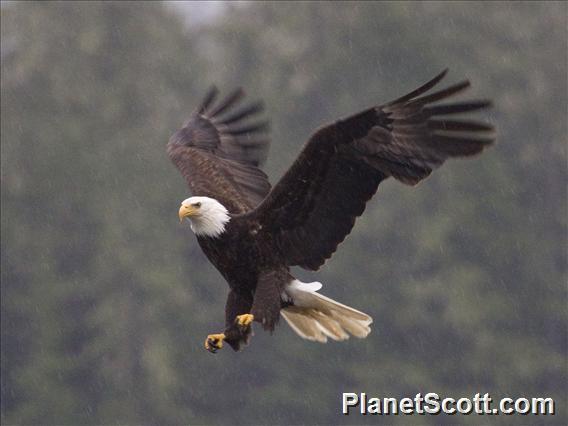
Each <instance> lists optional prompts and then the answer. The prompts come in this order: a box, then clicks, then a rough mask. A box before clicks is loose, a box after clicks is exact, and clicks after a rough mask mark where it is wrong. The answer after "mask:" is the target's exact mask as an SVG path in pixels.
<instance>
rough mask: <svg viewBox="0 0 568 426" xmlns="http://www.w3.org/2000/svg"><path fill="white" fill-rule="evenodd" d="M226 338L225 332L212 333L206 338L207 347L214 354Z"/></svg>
mask: <svg viewBox="0 0 568 426" xmlns="http://www.w3.org/2000/svg"><path fill="white" fill-rule="evenodd" d="M224 340H225V334H223V333H220V334H210V335H208V336H207V339H205V349H207V350H208V351H209V352H211V353H212V354H214V353H216V352H217V351H218V350H219V349H221V348H222V347H223V341H224Z"/></svg>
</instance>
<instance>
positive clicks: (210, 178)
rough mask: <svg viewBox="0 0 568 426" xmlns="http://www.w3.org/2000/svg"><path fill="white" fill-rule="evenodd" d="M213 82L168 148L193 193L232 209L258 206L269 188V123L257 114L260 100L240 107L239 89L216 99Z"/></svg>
mask: <svg viewBox="0 0 568 426" xmlns="http://www.w3.org/2000/svg"><path fill="white" fill-rule="evenodd" d="M217 93H218V92H217V89H216V88H215V87H213V88H212V89H211V90H210V91H209V93H208V94H207V95H206V96H205V98H204V100H203V101H202V103H201V106H199V107H198V108H197V109H196V111H195V112H194V113H193V114H192V115H191V116H190V117H189V119H188V120H187V122H186V123H185V125H184V126H183V127H182V128H181V129H180V130H178V131H177V132H176V133H174V134H173V135H172V137H171V138H170V141H169V143H168V146H167V152H168V155H169V157H170V159H171V160H172V162H173V163H174V164H175V166H176V167H177V168H178V170H179V171H180V173H181V174H182V176H183V177H184V178H185V180H186V182H187V184H188V186H189V188H190V190H191V192H192V194H193V195H201V196H207V197H211V198H214V199H216V200H218V201H220V202H221V203H222V204H223V205H224V206H225V207H227V209H228V210H229V211H230V212H231V213H235V214H238V213H245V212H247V211H249V210H251V209H253V208H254V207H256V206H257V205H258V204H259V203H260V202H261V201H262V199H263V198H264V197H265V196H266V194H268V192H269V191H270V183H269V182H268V178H267V176H266V174H265V173H264V172H263V171H262V170H260V169H259V167H258V166H259V165H260V163H261V162H262V161H263V160H264V158H265V157H266V153H267V151H268V146H269V138H268V122H267V121H266V120H259V119H258V118H257V117H258V115H259V113H261V112H262V111H263V105H262V103H261V102H256V103H252V104H248V105H246V104H245V105H244V106H241V107H239V106H238V103H239V102H240V101H241V100H242V99H243V97H244V91H243V90H242V89H237V90H236V91H234V92H233V93H231V94H229V95H228V96H227V97H226V98H225V99H224V100H222V101H221V102H215V99H216V97H217Z"/></svg>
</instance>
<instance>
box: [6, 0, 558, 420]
mask: <svg viewBox="0 0 568 426" xmlns="http://www.w3.org/2000/svg"><path fill="white" fill-rule="evenodd" d="M212 12H214V13H212ZM1 19H2V22H1V23H2V25H1V27H2V33H1V37H2V68H1V70H2V103H1V108H2V124H1V132H2V139H1V154H2V163H1V171H2V221H1V224H2V228H1V232H2V245H1V250H2V251H1V253H2V265H1V266H2V276H1V277H2V318H1V320H2V321H1V338H2V345H1V356H2V364H1V367H2V369H1V376H2V388H1V407H2V410H1V420H2V424H26V425H27V424H41V425H55V424H57V425H79V424H85V425H87V424H102V425H108V424H126V425H150V424H153V425H157V424H160V425H179V424H220V425H221V424H223V425H232V424H333V423H341V424H361V423H376V422H381V421H387V422H389V423H395V424H397V423H398V424H409V423H420V424H439V423H453V424H455V423H464V424H478V423H479V422H480V418H479V417H476V416H453V417H433V416H416V417H398V418H397V417H389V418H388V419H387V418H383V419H380V418H373V417H359V416H356V415H355V416H353V415H352V416H349V417H345V416H343V415H341V414H340V409H341V406H340V402H341V399H340V398H341V393H342V392H360V391H362V392H367V393H368V394H371V395H373V396H382V397H386V396H390V397H399V398H400V397H405V396H413V395H415V394H416V393H417V392H423V393H425V392H437V393H439V394H440V395H442V396H452V397H462V396H467V397H471V396H473V394H475V393H477V392H481V393H482V394H483V393H485V392H489V393H490V394H491V395H492V396H493V397H494V398H498V397H502V396H511V397H520V396H524V397H533V396H535V397H536V396H542V397H545V396H546V397H554V398H555V399H556V402H557V411H558V412H557V414H556V415H555V416H553V417H542V416H541V417H538V418H536V417H521V418H520V417H517V416H514V417H506V416H503V415H501V416H495V417H484V418H483V419H482V421H483V422H484V423H496V424H497V423H498V424H502V423H507V424H519V423H531V424H535V423H549V424H567V423H568V422H567V411H566V406H567V402H568V401H567V399H568V398H567V391H568V384H567V383H568V374H567V369H568V366H567V322H568V321H567V286H566V282H567V274H566V272H567V257H566V255H567V252H566V248H567V247H566V241H567V240H566V236H567V228H566V221H567V205H566V182H567V156H566V148H567V140H566V137H567V118H566V117H567V116H566V114H567V103H566V102H567V101H566V93H567V74H566V63H567V57H566V55H567V46H566V43H567V29H566V28H567V4H566V3H562V2H558V3H552V2H548V3H545V2H543V3H516V2H508V3H496V2H491V3H489V2H488V3H446V2H442V3H407V2H404V3H397V2H394V3H392V2H391V3H334V4H328V3H281V2H278V3H276V2H275V3H244V4H243V3H241V4H219V3H212V4H208V5H204V4H198V3H194V4H189V5H188V4H181V3H174V4H172V3H152V2H138V3H129V2H125V3H122V2H121V3H118V2H117V3H113V2H103V3H97V2H80V3H72V2H57V3H55V2H54V3H43V2H42V3H35V2H8V3H3V4H2V7H1ZM448 66H449V67H450V69H451V70H450V74H449V78H448V79H447V83H446V84H448V83H451V82H457V81H458V80H460V79H462V78H470V79H471V80H472V82H473V89H472V90H471V91H470V92H469V96H470V97H481V98H483V97H490V98H492V99H494V101H495V107H494V108H493V109H492V110H491V111H489V112H487V113H484V114H482V118H485V119H487V120H489V121H491V122H492V123H494V124H495V125H496V126H497V128H498V143H497V144H496V145H495V147H493V148H491V149H490V150H488V151H486V153H484V154H483V155H482V156H481V157H479V158H476V159H474V160H470V161H453V162H449V163H447V164H446V165H445V166H444V167H443V168H442V169H441V170H439V171H438V172H437V173H435V174H434V175H433V176H432V177H431V178H430V179H429V180H427V181H426V182H424V183H423V184H422V185H420V186H419V187H418V188H415V189H413V188H409V187H406V186H403V185H401V184H399V183H397V182H391V181H388V182H386V183H383V184H382V185H381V187H380V189H379V193H378V194H377V196H376V197H375V198H374V200H373V201H372V202H371V203H370V204H369V206H368V208H367V211H366V214H365V215H364V216H363V217H362V218H361V219H360V220H359V221H358V223H357V226H356V227H355V229H354V232H353V233H352V235H351V237H350V238H349V239H348V240H347V241H346V242H345V243H343V244H342V246H341V247H340V250H339V251H338V253H337V254H336V255H335V256H334V258H333V259H332V261H331V262H328V264H327V265H326V266H325V267H324V268H323V269H322V270H321V272H320V273H318V274H317V275H316V274H313V275H312V274H307V273H302V272H299V274H300V276H301V277H303V278H308V279H309V278H313V279H317V280H319V281H321V282H323V283H324V292H325V294H328V295H329V296H331V297H334V298H337V299H339V300H340V301H342V302H344V303H347V304H349V305H352V306H354V307H357V308H359V309H361V310H363V311H365V312H368V313H369V314H371V315H372V316H373V317H374V318H375V324H374V329H373V332H372V334H371V335H370V336H369V338H368V339H366V340H363V341H361V340H357V339H352V340H349V341H347V342H344V343H341V344H337V343H328V344H326V345H320V344H314V343H310V342H306V341H303V340H301V339H300V338H298V337H297V336H296V335H295V334H294V333H293V332H292V331H291V330H290V329H289V328H288V327H287V326H286V325H285V324H284V323H282V324H281V326H280V327H279V328H278V329H277V330H276V332H275V334H274V335H273V336H272V337H271V336H270V335H268V334H266V333H264V332H263V331H262V330H259V329H257V333H256V336H255V338H254V339H253V341H252V345H251V346H249V347H248V348H246V350H245V351H244V352H241V353H234V352H232V350H230V349H229V348H227V349H224V350H223V351H222V352H220V353H219V354H217V355H215V356H214V355H211V354H210V353H208V352H206V351H205V350H204V349H203V340H204V337H205V335H206V334H208V333H210V332H214V331H218V330H220V328H221V327H222V324H223V309H224V302H225V296H226V293H227V286H226V284H225V283H224V281H223V280H222V278H221V277H220V275H219V274H218V273H217V272H216V271H215V270H214V269H213V267H212V266H211V265H210V264H209V263H208V262H207V261H206V259H205V258H204V256H203V255H202V253H201V251H200V249H199V248H198V246H197V244H196V241H195V238H194V236H193V234H192V232H191V230H189V228H188V227H187V226H181V225H180V224H179V223H178V219H177V209H178V206H179V202H180V201H181V200H182V199H184V198H186V197H187V196H188V191H187V190H186V187H185V185H184V182H183V180H182V178H181V177H180V175H179V174H178V172H177V170H176V169H175V168H174V167H173V165H171V164H170V163H169V160H168V158H167V156H166V154H165V144H166V142H167V140H168V138H169V136H170V135H171V134H172V133H173V132H174V131H175V130H176V129H177V128H179V126H181V124H182V123H183V121H184V120H185V119H186V118H187V116H188V115H189V113H190V112H191V111H192V110H193V108H194V107H195V106H196V105H197V103H198V102H199V100H200V99H201V97H202V95H203V94H204V92H205V90H206V88H207V87H208V86H209V85H210V84H212V83H217V84H219V85H220V86H221V88H222V89H224V91H227V90H230V89H232V88H234V87H235V86H237V85H242V86H244V87H245V88H246V89H247V91H248V93H249V94H250V95H251V96H252V97H253V98H263V99H264V100H265V101H266V104H267V107H268V113H269V115H270V116H271V117H272V128H273V136H274V137H273V143H272V147H271V153H270V156H269V160H268V162H267V164H266V167H265V169H266V170H267V172H268V174H269V175H270V177H271V181H272V182H276V181H277V179H278V178H279V176H280V175H281V174H282V173H283V172H284V171H285V170H286V168H287V167H288V166H289V165H290V163H291V162H292V160H293V159H294V158H295V156H296V155H297V153H298V152H299V149H300V147H301V145H302V144H303V142H304V141H305V140H306V139H307V138H308V136H309V135H310V134H311V132H312V131H313V130H314V129H315V128H316V127H317V126H319V125H321V124H323V123H325V122H328V121H331V120H334V119H336V118H338V117H340V116H344V115H347V114H350V113H353V112H355V111H358V110H360V109H362V108H365V107H368V106H370V105H373V104H376V103H382V102H386V101H389V100H391V99H392V98H395V97H398V96H400V95H402V94H404V93H406V92H407V91H409V90H411V89H414V88H415V87H417V86H418V85H419V84H421V83H423V82H425V81H426V80H428V79H429V78H431V77H432V76H434V75H435V74H436V73H438V72H439V71H440V70H442V69H443V68H445V67H448Z"/></svg>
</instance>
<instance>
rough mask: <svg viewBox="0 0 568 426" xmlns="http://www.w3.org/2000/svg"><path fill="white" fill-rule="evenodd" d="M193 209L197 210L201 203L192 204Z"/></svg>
mask: <svg viewBox="0 0 568 426" xmlns="http://www.w3.org/2000/svg"><path fill="white" fill-rule="evenodd" d="M193 207H197V208H199V207H201V203H194V204H193Z"/></svg>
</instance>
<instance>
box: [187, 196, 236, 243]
mask: <svg viewBox="0 0 568 426" xmlns="http://www.w3.org/2000/svg"><path fill="white" fill-rule="evenodd" d="M184 217H187V218H188V219H189V220H190V222H191V230H192V231H193V232H195V234H196V235H199V236H204V237H218V236H219V235H221V234H222V233H223V232H224V231H225V226H226V224H227V222H229V220H230V219H231V218H230V217H229V211H228V210H227V209H226V208H225V206H223V205H222V204H221V203H220V202H219V201H217V200H214V199H213V198H209V197H190V198H188V199H186V200H183V201H182V203H181V207H180V219H183V218H184Z"/></svg>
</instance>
